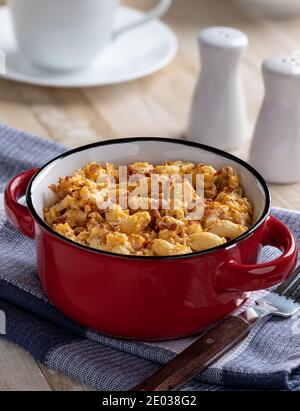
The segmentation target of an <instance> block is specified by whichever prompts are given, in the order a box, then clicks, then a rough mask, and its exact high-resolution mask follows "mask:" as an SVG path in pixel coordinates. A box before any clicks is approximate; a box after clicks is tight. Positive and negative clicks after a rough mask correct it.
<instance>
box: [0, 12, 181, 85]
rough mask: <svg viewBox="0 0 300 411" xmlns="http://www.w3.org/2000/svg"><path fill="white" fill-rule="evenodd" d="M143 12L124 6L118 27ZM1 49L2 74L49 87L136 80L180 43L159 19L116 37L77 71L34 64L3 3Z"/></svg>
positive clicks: (161, 62)
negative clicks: (21, 48) (17, 41)
mask: <svg viewBox="0 0 300 411" xmlns="http://www.w3.org/2000/svg"><path fill="white" fill-rule="evenodd" d="M143 14H144V13H142V12H141V11H138V10H136V9H132V8H129V7H124V6H121V7H119V9H118V12H117V17H116V28H120V27H123V26H126V25H127V24H128V23H129V22H131V21H134V20H136V19H139V18H141V17H142V16H143ZM0 27H1V35H0V50H1V51H2V52H4V53H5V55H6V74H5V75H3V77H5V78H7V79H10V80H16V81H21V82H24V83H29V84H36V85H40V86H50V87H91V86H100V85H109V84H117V83H122V82H126V81H130V80H135V79H138V78H141V77H144V76H147V75H149V74H152V73H154V72H155V71H158V70H160V69H161V68H163V67H164V66H166V65H167V64H169V63H170V62H171V60H172V59H173V58H174V57H175V55H176V52H177V48H178V43H177V38H176V36H175V34H174V33H173V31H172V30H171V29H169V27H168V26H166V25H165V24H164V23H162V22H160V21H159V20H154V21H152V22H150V23H147V24H145V25H144V26H140V27H138V28H136V29H132V30H130V31H128V32H126V33H124V34H122V35H120V37H118V38H117V39H116V40H114V41H113V42H112V43H111V44H110V45H109V46H108V47H107V49H106V50H105V51H104V52H103V53H102V54H101V56H100V57H99V59H98V60H97V61H96V62H95V63H94V64H93V65H91V66H90V67H88V68H86V69H84V70H80V71H75V72H67V73H64V72H63V73H61V72H53V71H49V70H44V69H40V68H37V67H34V66H32V65H31V64H30V63H29V62H28V61H27V60H26V59H25V58H24V57H23V56H22V55H21V54H19V53H18V50H17V47H16V44H15V40H14V34H13V30H12V25H11V19H10V13H9V10H8V8H7V7H6V6H3V7H0Z"/></svg>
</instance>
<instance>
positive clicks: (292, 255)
mask: <svg viewBox="0 0 300 411" xmlns="http://www.w3.org/2000/svg"><path fill="white" fill-rule="evenodd" d="M265 230H266V231H265V236H264V239H263V246H267V245H269V246H273V247H276V248H278V249H279V250H281V251H282V255H281V256H280V257H278V258H276V259H275V260H273V261H269V262H266V263H263V264H248V265H245V264H240V263H238V262H237V261H235V260H234V259H231V260H229V261H226V262H225V263H222V264H221V265H220V266H219V267H218V268H217V271H216V273H215V277H214V284H215V289H216V290H217V291H219V292H234V291H256V290H261V289H264V288H270V287H273V286H274V285H277V284H279V283H280V282H282V281H284V280H285V279H286V278H288V277H289V276H290V275H291V274H292V273H293V271H294V269H295V266H296V263H297V255H298V246H297V243H296V241H295V239H294V236H293V234H292V233H291V231H290V230H289V229H288V227H287V226H286V225H285V224H283V223H282V222H281V221H279V220H278V219H277V218H275V217H273V216H269V217H268V219H267V221H266V227H265Z"/></svg>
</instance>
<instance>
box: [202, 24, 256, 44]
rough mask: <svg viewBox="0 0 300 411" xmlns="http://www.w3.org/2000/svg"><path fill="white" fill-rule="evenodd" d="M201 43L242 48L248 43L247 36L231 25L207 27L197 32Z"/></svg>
mask: <svg viewBox="0 0 300 411" xmlns="http://www.w3.org/2000/svg"><path fill="white" fill-rule="evenodd" d="M199 41H200V42H202V43H203V44H206V45H208V46H212V47H218V48H228V49H231V48H232V49H235V48H238V49H243V48H245V47H247V45H248V38H247V36H246V35H245V34H244V33H243V32H241V31H240V30H237V29H233V28H231V27H222V26H220V27H208V28H206V29H204V30H202V31H201V32H200V34H199Z"/></svg>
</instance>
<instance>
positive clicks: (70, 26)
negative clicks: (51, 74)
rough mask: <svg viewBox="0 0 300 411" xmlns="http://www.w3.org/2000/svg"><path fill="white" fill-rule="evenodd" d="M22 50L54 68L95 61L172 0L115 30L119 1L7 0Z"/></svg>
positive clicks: (163, 10)
mask: <svg viewBox="0 0 300 411" xmlns="http://www.w3.org/2000/svg"><path fill="white" fill-rule="evenodd" d="M7 2H8V5H9V7H10V10H11V14H12V20H13V27H14V31H15V37H16V41H17V45H18V48H19V50H20V52H21V53H22V54H23V55H24V56H26V57H27V58H28V59H29V60H30V61H31V62H32V63H34V64H36V65H39V66H41V67H45V68H48V69H54V70H75V69H80V68H83V67H85V66H87V65H89V64H91V63H92V62H93V61H94V60H95V59H96V58H97V57H98V56H99V54H100V53H101V51H102V50H103V49H104V48H105V46H106V45H107V44H108V43H109V42H110V41H111V40H112V39H113V38H114V37H116V36H118V35H120V34H122V33H123V32H125V31H127V30H130V29H132V28H134V27H137V26H139V25H142V24H145V23H147V22H148V21H150V20H152V19H155V18H159V17H161V16H163V15H164V14H165V13H166V12H167V10H168V9H169V7H170V5H171V3H172V0H160V1H159V3H158V5H157V6H156V7H155V8H154V9H152V10H151V11H149V12H148V13H146V14H145V16H144V17H143V18H141V19H139V20H137V21H135V22H133V23H131V24H129V25H128V26H126V27H123V28H122V29H120V30H119V31H118V32H113V24H114V18H115V14H116V11H117V7H118V6H119V0H7Z"/></svg>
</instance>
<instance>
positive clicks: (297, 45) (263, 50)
mask: <svg viewBox="0 0 300 411" xmlns="http://www.w3.org/2000/svg"><path fill="white" fill-rule="evenodd" d="M1 3H3V0H0V4H1ZM124 3H126V4H128V5H131V6H134V7H137V8H142V9H145V10H146V9H147V8H149V7H150V6H151V5H153V4H155V1H154V0H130V1H125V2H124ZM163 20H164V21H165V22H166V23H167V24H169V25H170V26H171V27H172V29H173V30H174V31H175V32H176V34H177V36H178V39H179V52H178V55H177V57H176V58H175V60H174V61H173V62H172V63H171V64H170V65H169V66H168V67H166V68H164V69H163V70H161V71H160V72H158V73H156V74H154V75H151V76H149V77H147V78H144V79H141V80H138V81H133V82H130V83H126V84H122V85H118V86H106V87H95V88H86V89H72V90H66V89H53V88H42V87H37V86H30V85H25V84H20V83H15V82H12V81H9V80H4V79H1V80H0V122H1V123H7V124H9V125H11V126H14V127H16V128H19V129H21V130H25V131H28V132H31V133H34V134H36V135H39V136H41V137H42V138H46V139H50V140H53V141H57V142H60V143H63V144H65V145H67V146H69V147H76V146H79V145H82V144H87V143H90V142H95V141H98V140H101V139H114V138H119V137H126V136H167V137H173V138H182V137H183V136H184V133H185V129H186V125H187V121H188V115H189V110H190V102H191V98H192V95H193V90H194V87H195V82H196V79H197V73H198V70H199V68H200V60H199V55H198V49H197V44H196V36H197V33H198V31H199V30H200V29H202V28H204V27H206V26H210V25H226V26H233V27H236V28H238V29H241V30H243V31H245V32H246V33H247V35H248V36H249V39H250V47H249V49H248V51H247V53H246V55H245V58H244V61H243V73H244V79H245V87H246V94H247V103H248V112H249V140H248V142H247V143H246V144H245V145H244V146H243V147H241V148H239V149H238V150H235V151H234V154H237V155H239V156H241V157H242V158H244V159H247V156H248V150H249V142H250V137H251V133H252V130H253V126H254V123H255V119H256V117H257V113H258V111H259V108H260V104H261V101H262V97H263V83H262V78H261V68H260V67H261V62H262V60H263V59H264V58H266V57H268V56H270V55H272V54H281V53H284V54H289V53H293V52H298V50H299V49H300V19H298V18H295V19H294V20H279V19H277V20H273V21H272V20H266V19H262V18H258V17H253V16H251V15H249V14H247V13H246V12H244V11H242V10H240V9H239V8H238V6H237V1H235V0H226V1H224V0H174V4H173V6H172V8H171V10H170V11H169V13H168V14H167V16H166V17H165V18H164V19H163ZM0 35H1V28H0ZM286 166H288V165H286V164H279V165H278V167H286ZM271 191H272V196H273V204H274V205H275V206H279V207H286V208H290V209H294V210H299V209H300V206H299V204H300V184H293V185H271ZM13 389H22V390H30V389H36V390H86V389H88V387H85V386H83V385H80V384H77V383H75V382H73V381H71V380H69V379H68V378H67V377H64V376H61V375H59V374H58V373H54V372H52V371H51V370H48V369H46V368H45V367H44V366H42V365H40V364H37V363H36V362H35V361H34V359H32V357H31V356H29V355H28V354H27V353H25V352H24V351H23V350H22V349H18V348H17V347H16V346H15V345H13V344H10V343H7V342H5V341H1V340H0V390H13Z"/></svg>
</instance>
